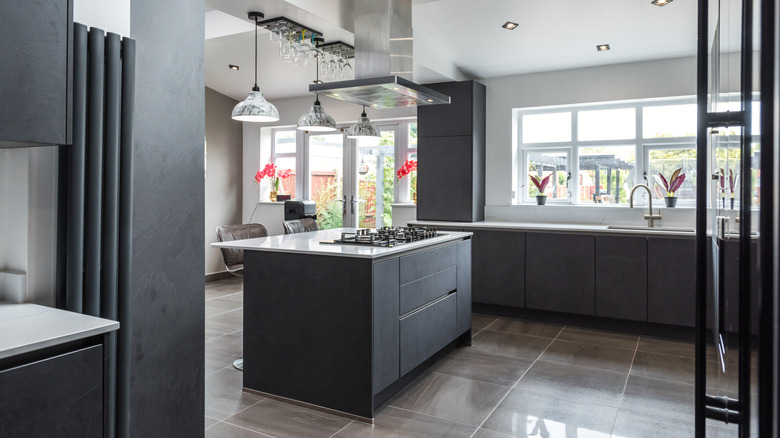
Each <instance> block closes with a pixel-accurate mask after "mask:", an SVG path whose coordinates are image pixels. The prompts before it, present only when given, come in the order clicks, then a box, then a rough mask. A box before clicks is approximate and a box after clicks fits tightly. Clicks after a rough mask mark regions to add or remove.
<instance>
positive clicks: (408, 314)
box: [399, 289, 458, 319]
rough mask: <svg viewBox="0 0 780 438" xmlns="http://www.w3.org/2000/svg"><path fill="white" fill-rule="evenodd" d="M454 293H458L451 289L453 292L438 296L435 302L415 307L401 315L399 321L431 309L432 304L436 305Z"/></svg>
mask: <svg viewBox="0 0 780 438" xmlns="http://www.w3.org/2000/svg"><path fill="white" fill-rule="evenodd" d="M456 292H458V290H457V289H453V290H451V291H449V292H447V293H446V294H444V295H442V296H440V297H439V298H436V299H435V300H433V301H429V302H427V303H425V304H423V305H422V306H420V307H417V308H415V309H412V310H410V311H408V312H406V313H404V314H403V315H401V316H400V317H399V319H404V318H406V317H407V316H410V315H412V314H415V313H417V312H420V311H423V310H425V309H427V308H428V307H431V306H433V305H434V304H436V303H438V302H439V301H442V300H444V299H445V298H447V297H449V296H450V295H452V294H454V293H456Z"/></svg>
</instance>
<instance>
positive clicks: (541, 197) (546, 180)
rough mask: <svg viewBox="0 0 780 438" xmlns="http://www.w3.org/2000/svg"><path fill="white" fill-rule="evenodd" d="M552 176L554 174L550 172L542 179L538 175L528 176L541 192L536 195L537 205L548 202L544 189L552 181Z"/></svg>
mask: <svg viewBox="0 0 780 438" xmlns="http://www.w3.org/2000/svg"><path fill="white" fill-rule="evenodd" d="M551 176H552V174H549V175H547V176H545V177H544V178H542V180H541V181H540V180H539V178H537V177H536V176H534V175H528V177H529V178H530V179H531V182H532V183H534V185H535V186H536V190H538V191H539V194H538V195H536V205H544V204H545V202H547V195H545V194H544V189H545V188H547V184H549V183H550V177H551Z"/></svg>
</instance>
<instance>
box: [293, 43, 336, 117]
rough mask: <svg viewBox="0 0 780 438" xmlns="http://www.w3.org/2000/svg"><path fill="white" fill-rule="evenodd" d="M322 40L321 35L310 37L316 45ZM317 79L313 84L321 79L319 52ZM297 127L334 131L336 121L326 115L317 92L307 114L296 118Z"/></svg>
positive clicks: (318, 56) (319, 82) (318, 57)
mask: <svg viewBox="0 0 780 438" xmlns="http://www.w3.org/2000/svg"><path fill="white" fill-rule="evenodd" d="M322 41H324V40H323V39H322V37H313V38H312V39H311V42H312V44H315V48H316V46H317V45H318V44H319V43H320V42H322ZM315 50H316V49H315ZM316 68H317V80H315V81H314V83H315V84H321V83H322V81H320V54H319V53H318V54H317V67H316ZM298 129H300V130H301V131H311V132H327V131H335V130H336V129H337V128H336V121H335V120H333V117H331V116H330V115H328V113H326V112H325V109H324V108H323V107H322V106H321V105H320V95H319V94H317V97H316V98H315V99H314V105H312V107H311V109H310V110H309V112H308V113H307V114H304V115H302V116H301V118H299V119H298Z"/></svg>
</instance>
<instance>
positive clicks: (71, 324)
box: [0, 303, 119, 359]
mask: <svg viewBox="0 0 780 438" xmlns="http://www.w3.org/2000/svg"><path fill="white" fill-rule="evenodd" d="M118 328H119V323H118V322H116V321H111V320H109V319H103V318H96V317H94V316H89V315H82V314H80V313H74V312H68V311H67V310H60V309H55V308H52V307H46V306H40V305H38V304H3V303H0V359H5V358H7V357H12V356H16V355H18V354H22V353H27V352H30V351H35V350H40V349H42V348H46V347H52V346H55V345H60V344H64V343H66V342H70V341H75V340H78V339H83V338H87V337H90V336H94V335H100V334H103V333H107V332H110V331H114V330H116V329H118Z"/></svg>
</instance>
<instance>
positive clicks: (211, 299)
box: [205, 289, 244, 303]
mask: <svg viewBox="0 0 780 438" xmlns="http://www.w3.org/2000/svg"><path fill="white" fill-rule="evenodd" d="M242 293H244V290H243V289H242V290H240V291H236V292H228V293H226V294H225V295H220V296H218V297H211V298H205V302H206V303H208V302H209V301H214V300H221V299H222V298H227V297H232V296H233V295H238V294H242Z"/></svg>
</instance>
